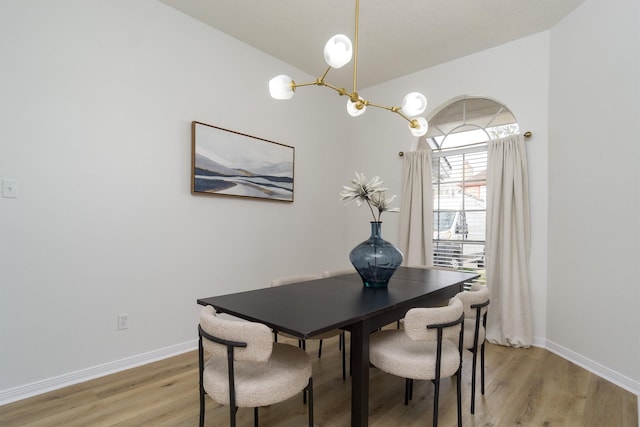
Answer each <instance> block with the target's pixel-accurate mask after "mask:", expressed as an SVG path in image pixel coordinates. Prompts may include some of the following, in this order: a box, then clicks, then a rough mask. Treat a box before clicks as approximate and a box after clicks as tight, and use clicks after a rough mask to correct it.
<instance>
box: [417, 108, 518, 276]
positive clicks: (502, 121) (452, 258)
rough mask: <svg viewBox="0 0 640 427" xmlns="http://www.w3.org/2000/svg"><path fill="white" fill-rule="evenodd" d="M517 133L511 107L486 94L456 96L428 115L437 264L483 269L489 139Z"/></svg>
mask: <svg viewBox="0 0 640 427" xmlns="http://www.w3.org/2000/svg"><path fill="white" fill-rule="evenodd" d="M517 133H519V128H518V123H517V120H516V118H515V116H514V115H513V114H512V113H511V111H510V110H509V109H508V108H507V107H506V106H504V105H502V104H501V103H499V102H497V101H494V100H492V99H488V98H482V97H468V96H464V97H460V98H456V99H453V100H451V101H449V102H447V103H446V104H445V105H444V106H442V107H440V108H439V109H437V110H436V111H435V112H434V113H433V115H432V117H431V118H430V119H429V131H428V132H427V134H426V135H425V136H423V137H422V138H424V140H425V142H426V143H427V144H428V145H429V146H430V147H431V149H432V152H433V153H432V158H433V179H432V185H433V197H434V199H433V251H434V256H433V263H434V265H436V266H445V267H453V268H457V269H471V270H475V271H478V272H480V273H481V274H482V273H484V255H485V239H486V236H485V231H486V229H485V228H486V212H487V205H486V196H487V187H486V173H487V141H489V140H491V139H498V138H502V137H504V136H507V135H512V134H517ZM482 277H483V278H484V275H482Z"/></svg>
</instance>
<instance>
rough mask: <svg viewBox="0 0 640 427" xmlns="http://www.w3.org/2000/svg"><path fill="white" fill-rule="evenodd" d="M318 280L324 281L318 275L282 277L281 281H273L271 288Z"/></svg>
mask: <svg viewBox="0 0 640 427" xmlns="http://www.w3.org/2000/svg"><path fill="white" fill-rule="evenodd" d="M318 279H322V277H321V276H320V275H318V274H301V275H299V276H289V277H280V278H279V279H273V280H272V281H271V287H274V286H282V285H289V284H291V283H297V282H306V281H309V280H318Z"/></svg>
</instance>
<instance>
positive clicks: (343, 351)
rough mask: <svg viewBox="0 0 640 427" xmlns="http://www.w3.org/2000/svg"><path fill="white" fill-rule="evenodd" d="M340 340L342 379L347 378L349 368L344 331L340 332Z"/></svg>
mask: <svg viewBox="0 0 640 427" xmlns="http://www.w3.org/2000/svg"><path fill="white" fill-rule="evenodd" d="M340 341H341V342H342V348H341V350H342V381H345V380H346V379H347V368H346V366H345V365H346V359H347V357H346V348H345V340H344V331H342V333H341V334H340Z"/></svg>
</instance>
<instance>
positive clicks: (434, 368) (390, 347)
mask: <svg viewBox="0 0 640 427" xmlns="http://www.w3.org/2000/svg"><path fill="white" fill-rule="evenodd" d="M404 319H405V321H404V329H385V330H382V331H379V332H375V333H373V334H372V335H371V339H370V343H369V360H370V361H371V364H372V365H373V366H375V367H376V368H378V369H380V370H382V371H384V372H387V373H389V374H392V375H396V376H399V377H402V378H405V379H406V380H405V404H407V403H408V399H409V398H410V391H411V388H412V386H413V380H414V379H416V380H431V381H432V382H433V383H434V385H435V390H434V393H433V426H434V427H435V426H437V425H438V399H439V395H440V379H441V378H442V377H451V376H453V375H456V384H457V403H458V426H461V425H462V396H461V391H460V373H461V370H462V342H463V340H464V337H463V333H464V329H463V322H464V312H463V307H462V302H461V301H460V300H458V299H456V298H452V299H451V301H450V302H449V305H448V306H445V307H434V308H412V309H411V310H409V311H407V314H406V315H405V317H404ZM456 343H457V344H456Z"/></svg>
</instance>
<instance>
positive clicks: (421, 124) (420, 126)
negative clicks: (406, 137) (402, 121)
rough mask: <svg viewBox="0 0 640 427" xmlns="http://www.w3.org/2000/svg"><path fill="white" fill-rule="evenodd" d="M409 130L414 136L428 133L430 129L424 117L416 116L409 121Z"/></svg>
mask: <svg viewBox="0 0 640 427" xmlns="http://www.w3.org/2000/svg"><path fill="white" fill-rule="evenodd" d="M409 130H410V131H411V134H412V135H413V136H423V135H426V133H427V131H428V130H429V124H428V123H427V119H425V118H424V117H416V118H414V119H411V121H410V122H409Z"/></svg>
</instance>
